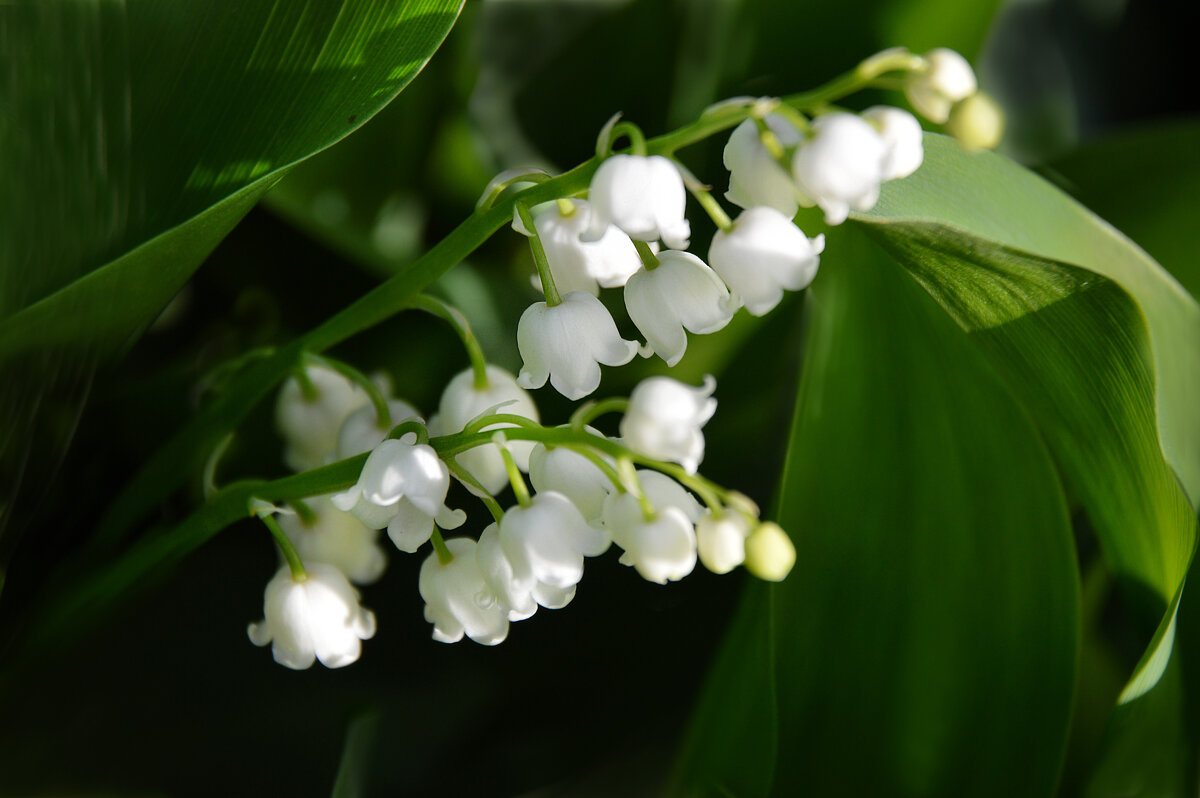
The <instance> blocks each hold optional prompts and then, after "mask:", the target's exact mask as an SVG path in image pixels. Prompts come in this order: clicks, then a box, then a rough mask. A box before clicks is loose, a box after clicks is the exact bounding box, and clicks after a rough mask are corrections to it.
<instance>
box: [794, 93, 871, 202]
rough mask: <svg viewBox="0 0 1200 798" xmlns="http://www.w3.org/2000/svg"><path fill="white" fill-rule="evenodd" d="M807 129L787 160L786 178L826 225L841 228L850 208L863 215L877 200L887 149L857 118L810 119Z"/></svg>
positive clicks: (837, 115) (838, 115)
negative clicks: (810, 201) (788, 176)
mask: <svg viewBox="0 0 1200 798" xmlns="http://www.w3.org/2000/svg"><path fill="white" fill-rule="evenodd" d="M812 129H813V135H812V138H810V139H808V140H807V141H806V142H804V143H803V144H801V145H800V147H799V148H797V150H796V154H795V155H794V156H793V158H792V175H793V177H795V178H796V182H797V183H799V184H800V190H801V191H803V192H804V193H805V194H806V195H808V196H809V197H812V199H813V201H814V202H816V204H817V205H819V206H821V210H823V211H825V221H826V223H828V224H831V225H834V224H841V223H842V222H844V221H846V217H847V216H848V215H849V214H850V209H851V208H854V209H855V210H859V211H865V210H869V209H870V208H871V206H873V205H874V204H875V201H876V200H877V199H879V184H880V183H882V182H883V162H884V158H885V157H886V155H887V145H886V144H885V143H884V140H883V136H881V135H880V134H879V131H877V130H876V129H875V128H873V127H871V125H870V123H869V122H867V121H866V120H865V119H863V118H862V117H860V116H858V115H857V114H847V113H842V112H836V113H831V114H825V115H824V116H819V117H817V118H816V119H815V120H813V124H812Z"/></svg>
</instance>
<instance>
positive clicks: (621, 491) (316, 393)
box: [249, 49, 1002, 668]
mask: <svg viewBox="0 0 1200 798" xmlns="http://www.w3.org/2000/svg"><path fill="white" fill-rule="evenodd" d="M890 52H892V51H885V53H882V54H880V56H877V58H878V57H881V56H887V55H888V54H889V53H890ZM896 52H901V53H902V55H903V60H902V61H901V63H903V64H904V65H905V66H903V69H905V70H907V71H906V75H907V77H906V78H905V81H904V84H903V85H904V89H905V94H906V95H907V97H908V100H909V102H910V104H911V105H912V107H913V108H914V109H915V110H916V111H917V112H918V113H920V114H922V115H923V116H925V117H926V118H927V119H929V120H930V121H932V122H935V123H939V124H942V123H944V124H946V126H947V129H948V130H950V131H951V132H952V133H954V134H955V135H957V136H958V137H959V138H960V139H961V140H962V141H963V143H964V145H965V146H972V147H975V146H992V145H994V143H995V139H996V137H997V136H998V135H999V129H1000V126H1001V123H1002V117H1001V116H1000V115H999V111H998V109H997V108H996V107H995V105H994V103H992V101H991V100H990V99H988V98H987V97H986V95H982V94H979V93H977V90H976V82H975V76H974V73H973V72H972V71H971V68H970V66H969V65H968V64H967V63H966V61H965V60H964V59H963V58H962V57H961V56H959V55H958V54H957V53H954V52H953V51H950V50H944V49H939V50H934V51H932V52H930V53H928V54H926V55H925V56H923V57H916V56H910V55H908V54H907V53H903V51H896ZM868 61H869V60H868ZM867 63H868V62H864V65H866V64H867ZM889 68H892V67H889ZM746 104H747V105H749V106H750V107H751V109H752V111H751V113H750V118H748V119H746V120H745V121H743V122H742V123H741V124H739V125H737V126H736V128H735V129H734V130H733V131H732V132H731V135H730V136H729V139H728V142H727V143H726V146H725V150H724V164H725V166H726V168H727V169H728V170H729V177H728V185H729V190H728V192H726V193H725V198H726V199H727V200H728V201H729V202H731V203H733V204H734V205H736V206H738V207H740V208H741V209H742V210H741V212H740V213H739V214H738V215H737V217H736V218H733V219H731V218H729V216H728V215H726V213H725V211H724V210H723V209H722V208H721V206H720V203H719V202H718V201H717V200H716V199H715V198H714V197H712V196H711V195H710V194H709V193H708V191H709V190H708V188H707V187H705V186H701V185H699V183H698V181H697V180H696V179H695V178H694V177H692V176H691V174H690V173H689V172H687V170H686V169H685V168H683V167H682V166H681V165H680V164H678V162H676V161H674V160H673V159H672V158H669V157H666V156H663V155H656V154H647V152H646V147H645V143H644V140H643V139H642V138H641V133H640V131H637V130H636V128H635V127H633V126H631V125H629V124H628V123H621V124H620V125H617V124H616V119H615V118H614V120H613V121H612V122H610V124H609V125H607V126H606V127H605V130H604V131H603V132H602V133H601V143H600V146H598V151H600V152H601V153H610V152H611V144H612V139H613V137H614V133H615V132H619V133H620V134H628V135H629V136H630V140H631V142H632V144H631V150H632V151H631V152H629V153H619V154H608V155H607V157H604V158H603V159H602V161H601V163H600V164H599V165H598V167H597V168H596V171H595V173H594V176H593V178H592V181H591V184H590V187H589V189H588V191H587V196H586V197H581V196H572V197H560V198H558V199H557V200H553V201H550V202H546V203H543V204H541V205H539V206H537V207H534V208H527V207H524V206H522V205H521V204H520V203H517V204H516V205H515V206H514V220H513V227H514V229H515V230H517V231H518V232H520V233H522V234H523V235H525V236H528V237H529V240H530V246H531V250H532V252H533V256H534V261H535V265H536V266H537V272H538V273H537V283H536V285H538V286H540V287H541V289H542V290H543V292H544V295H545V299H544V301H540V302H535V303H533V304H532V305H530V306H529V308H527V309H526V311H525V313H524V314H523V315H522V317H521V319H520V322H519V324H518V326H517V343H518V348H519V350H520V353H521V357H522V360H523V365H522V368H521V370H520V373H519V374H518V375H517V376H514V375H512V374H510V373H508V372H507V371H505V370H503V369H501V368H499V367H497V366H495V365H491V364H486V363H484V362H483V360H482V355H480V354H478V347H477V345H476V346H475V348H474V349H472V347H471V346H470V345H468V347H467V348H468V353H469V354H470V355H471V361H472V366H471V368H469V369H467V370H466V371H464V372H462V373H461V374H459V375H457V376H455V377H454V378H453V379H452V380H451V381H450V382H449V384H448V385H447V386H446V388H445V390H444V392H443V394H442V397H441V401H440V404H439V408H438V412H437V413H436V414H435V415H434V416H433V417H432V418H431V419H430V420H429V421H428V423H426V421H425V420H424V418H423V417H422V416H421V414H420V413H419V411H418V410H417V409H416V408H414V407H413V406H412V405H410V404H408V403H407V402H405V401H404V400H402V399H399V398H396V397H393V396H391V395H390V393H391V388H390V384H389V383H388V382H387V381H386V380H379V379H375V380H370V379H368V378H365V377H363V375H361V374H359V373H358V372H356V371H355V370H353V369H352V368H350V367H348V366H346V367H341V366H339V364H336V363H334V362H333V361H328V360H325V359H320V358H318V359H316V360H314V361H312V362H309V363H307V364H306V365H304V366H303V367H302V368H301V369H299V370H298V371H297V372H296V373H295V374H294V375H293V377H291V378H290V379H289V380H287V381H286V382H285V383H284V385H283V386H282V388H281V390H280V392H279V395H278V399H277V404H276V425H277V428H278V430H279V432H280V435H281V436H282V438H283V440H284V450H283V460H284V462H285V463H286V464H287V465H288V466H289V467H290V468H292V469H293V470H296V471H304V470H308V469H312V468H315V467H318V466H321V465H325V464H328V463H332V462H335V461H338V460H344V459H346V458H349V457H354V456H361V455H363V454H366V457H365V461H364V463H363V466H362V469H361V471H360V473H359V476H358V479H357V482H356V483H355V484H354V485H353V486H351V487H349V488H348V489H346V490H343V491H341V492H338V493H334V494H332V495H328V496H318V497H313V498H309V499H306V500H304V501H297V502H294V503H293V504H292V505H291V506H290V507H285V508H279V507H274V506H268V507H267V508H266V509H263V510H261V512H260V514H261V515H263V517H264V523H266V524H267V526H268V527H269V528H271V531H272V534H273V535H274V536H275V538H276V541H277V542H278V543H279V547H280V553H281V555H282V556H283V558H284V559H285V561H286V564H285V565H284V566H283V567H281V568H280V569H279V571H278V572H277V573H276V575H275V576H274V578H273V579H272V580H271V582H270V584H269V585H268V586H267V590H266V594H265V597H264V607H263V613H264V619H263V620H262V621H261V622H259V623H255V624H251V625H250V627H249V635H250V638H251V640H252V641H253V642H254V643H255V644H257V645H260V646H265V645H267V644H268V643H270V644H271V645H272V652H273V654H274V657H275V659H276V661H278V662H279V663H281V664H283V665H285V666H287V667H290V668H307V667H309V666H310V665H311V664H312V663H313V662H314V661H320V662H321V663H322V664H323V665H325V666H327V667H331V668H335V667H340V666H343V665H347V664H349V663H351V662H354V661H355V660H356V659H357V658H358V657H359V655H360V652H361V645H362V643H361V641H362V640H364V639H368V638H370V637H372V636H373V634H374V633H375V628H376V622H375V617H374V615H373V614H372V613H371V612H370V611H368V610H365V609H363V608H362V607H361V605H360V603H359V601H360V596H359V593H358V591H357V589H356V588H355V587H354V586H353V585H359V586H363V585H370V584H372V583H374V582H376V581H377V580H379V579H380V578H381V576H382V575H383V572H384V570H385V568H386V565H387V554H386V553H385V550H386V549H387V548H388V546H386V545H385V543H384V542H383V541H382V535H381V534H380V533H381V532H382V531H383V530H386V533H387V537H388V539H390V541H391V543H392V545H394V546H395V548H397V549H399V550H400V551H402V552H405V553H416V552H425V554H424V561H423V564H422V566H421V569H420V576H419V579H418V590H419V592H420V595H421V597H422V598H423V599H424V601H425V618H426V620H427V621H428V622H429V623H430V624H432V628H433V638H434V639H435V640H438V641H442V642H456V641H459V640H461V639H462V638H464V637H467V638H470V639H472V640H474V641H476V642H478V643H482V644H485V645H494V644H496V643H499V642H501V641H503V640H504V639H505V638H506V637H507V635H508V633H509V626H510V624H512V623H513V622H516V621H521V620H524V619H527V618H530V617H531V616H533V615H534V614H535V613H536V612H537V610H538V609H539V608H542V609H560V608H562V607H565V606H566V605H567V604H569V603H570V602H571V600H572V599H573V598H574V596H575V593H576V590H577V588H578V585H579V584H580V582H581V580H582V577H583V572H584V568H585V563H586V561H587V559H588V558H592V557H597V556H599V555H601V554H603V553H605V552H606V551H607V550H608V549H609V548H610V547H612V546H616V547H618V548H619V549H620V550H621V552H622V553H621V555H620V558H619V559H620V562H621V563H623V564H625V565H627V566H630V567H632V568H634V569H635V570H636V571H637V573H638V574H640V575H641V576H642V577H643V578H645V579H647V580H649V581H652V582H657V583H660V584H665V583H667V582H670V581H675V580H678V579H681V578H683V577H684V576H687V575H688V574H689V573H691V572H692V571H693V569H694V568H695V565H696V563H697V561H699V562H700V563H702V564H703V565H704V566H705V567H706V568H707V569H709V570H710V571H712V572H714V573H727V572H729V571H731V570H732V569H734V568H736V567H737V566H739V565H744V566H745V567H746V568H747V570H749V571H750V572H751V573H753V574H755V575H756V576H758V577H760V578H763V579H768V580H773V581H777V580H781V579H783V578H784V577H785V576H786V575H787V574H788V572H789V571H790V570H791V568H792V565H793V563H794V561H795V549H794V547H793V545H792V543H791V540H790V539H789V538H788V536H787V534H786V533H785V532H784V531H783V530H782V529H780V528H779V527H778V526H777V525H775V524H773V523H770V522H762V521H760V519H759V513H758V508H757V507H755V506H754V504H753V503H752V502H750V501H749V499H746V498H745V497H744V496H742V495H741V494H738V493H736V492H734V491H729V490H726V489H723V488H721V487H719V486H716V485H714V484H713V483H711V482H709V481H708V480H706V479H705V478H703V477H702V476H700V475H699V474H698V473H697V470H698V468H699V466H700V464H701V462H702V461H703V458H704V435H703V432H702V428H703V427H704V425H705V424H706V423H707V422H708V421H709V419H711V418H712V416H713V414H714V412H715V410H716V405H717V402H716V399H714V398H713V394H714V392H715V390H716V382H715V380H713V379H712V378H711V377H708V378H706V379H705V381H704V384H703V385H702V386H699V387H696V386H691V385H685V384H683V383H681V382H679V381H677V380H674V379H672V378H670V377H665V376H659V377H651V378H648V379H646V380H644V381H642V382H641V383H640V384H639V385H638V386H636V388H635V389H634V390H633V391H632V393H631V395H630V396H629V398H628V400H622V399H607V400H604V401H602V402H599V403H590V404H586V405H584V406H582V407H581V408H580V409H579V410H578V411H577V412H576V413H575V415H574V416H572V420H571V423H570V424H569V425H567V426H563V427H545V426H542V424H541V421H540V415H539V412H538V408H537V406H536V404H535V403H534V401H533V398H532V396H531V395H530V393H529V392H528V389H534V388H540V387H542V386H544V385H545V384H546V383H547V382H549V383H550V384H551V385H552V386H553V387H554V389H555V390H557V391H558V392H560V393H561V394H563V395H564V396H566V397H567V398H569V399H571V400H579V399H582V398H584V397H586V396H588V395H589V394H591V393H592V392H594V391H595V390H596V389H597V388H598V386H599V384H600V380H601V368H600V367H601V365H607V366H619V365H623V364H625V363H628V362H629V361H630V360H632V359H633V357H634V356H635V355H637V354H639V353H640V354H641V355H642V356H643V357H649V356H651V355H658V356H659V357H660V358H661V359H662V360H663V361H664V362H665V363H666V364H667V366H674V365H675V364H676V363H678V362H679V361H680V360H681V359H682V358H683V356H684V354H685V352H686V349H687V334H688V333H689V332H690V333H693V334H707V333H712V332H716V331H718V330H720V329H722V328H723V327H724V326H725V325H727V324H728V323H729V321H730V319H731V318H732V317H733V315H734V313H735V312H736V311H737V310H738V309H739V308H742V307H744V308H746V310H747V311H748V312H749V313H751V314H753V315H756V316H761V315H763V314H766V313H768V312H769V311H771V310H772V309H773V308H774V307H775V306H776V305H778V304H779V302H780V301H781V300H782V298H783V294H784V292H785V291H799V290H802V289H804V288H805V287H807V286H808V285H809V284H810V283H811V282H812V281H813V279H814V278H815V276H816V274H817V270H818V267H819V263H820V255H821V253H822V251H823V249H824V246H825V241H824V236H822V235H816V236H812V237H810V236H808V235H807V234H806V233H805V232H804V231H803V230H801V229H800V228H799V227H798V226H797V225H796V224H795V222H794V221H793V219H794V217H795V215H796V214H797V212H798V209H799V208H801V207H814V206H816V207H819V208H820V209H821V211H822V212H823V214H824V218H825V222H826V223H827V224H829V225H837V224H840V223H842V222H843V221H845V220H846V218H847V217H848V215H849V213H850V212H851V211H852V210H858V211H863V210H867V209H869V208H871V207H872V206H873V205H874V204H875V202H876V201H877V199H878V197H879V193H880V186H881V185H882V184H883V183H884V182H886V181H888V180H896V179H902V178H904V177H906V176H908V175H910V174H912V173H913V172H914V171H915V170H917V169H918V168H919V167H920V165H921V162H922V158H923V150H922V129H921V125H920V123H919V122H918V121H917V119H916V118H915V117H914V116H913V115H912V114H910V113H908V112H907V111H903V110H901V109H899V108H894V107H890V106H874V107H872V108H868V109H867V110H865V111H863V112H862V113H861V114H854V113H849V112H846V111H840V110H829V111H825V112H822V113H819V114H817V115H815V116H813V117H811V118H810V117H807V116H805V115H804V114H802V113H800V112H799V111H798V110H796V109H794V108H790V107H787V106H786V105H784V104H782V103H780V102H779V101H776V100H758V101H746ZM526 174H527V173H526ZM499 179H500V178H498V180H499ZM511 182H516V181H515V180H511V181H508V182H506V183H501V184H500V185H501V187H503V186H504V185H506V184H510V183H511ZM689 191H690V192H691V193H692V194H693V195H694V196H695V198H696V199H697V201H698V202H699V204H700V205H701V207H703V208H704V209H705V211H706V212H707V213H708V214H709V215H710V216H711V218H712V219H713V221H714V222H715V223H716V225H717V227H718V230H717V232H716V234H715V235H714V237H713V239H712V241H711V243H710V246H709V248H708V252H707V260H704V259H701V258H700V257H699V256H698V255H697V254H695V253H694V252H691V251H689V249H688V248H689V245H690V243H691V241H690V238H691V224H690V222H689V220H688V219H687V217H686V204H687V194H688V192H689ZM486 196H487V195H485V197H486ZM481 204H482V203H481ZM605 288H608V289H611V288H620V289H622V291H623V299H624V303H625V306H626V309H627V311H628V315H629V319H630V321H631V322H632V324H633V326H634V327H636V329H637V331H638V333H639V334H640V337H641V338H642V339H643V340H644V342H639V341H637V340H630V339H626V338H624V337H623V336H622V333H621V331H620V330H619V329H618V326H617V324H616V322H615V321H614V319H613V317H612V315H611V314H610V313H609V311H608V309H607V308H606V307H605V305H604V303H603V302H602V301H601V300H600V298H599V297H600V294H601V290H602V289H605ZM454 313H457V311H454ZM441 315H443V318H445V317H446V316H445V314H441ZM452 323H453V322H452ZM463 325H464V327H463V328H462V329H460V334H463V336H464V340H465V341H466V340H468V339H470V332H469V330H468V329H466V328H465V322H463ZM613 411H622V412H623V416H622V418H621V421H620V424H619V430H620V437H619V438H608V437H606V436H604V435H603V434H602V433H600V432H599V431H598V430H596V429H595V428H594V427H592V426H590V425H589V422H590V421H591V420H592V419H593V418H594V417H595V416H598V415H601V414H602V413H604V412H613ZM638 466H641V467H638ZM526 475H527V476H526ZM527 480H528V482H527ZM455 481H457V482H460V483H462V484H463V485H464V486H465V487H466V488H467V490H468V491H469V492H470V493H472V494H474V495H475V496H476V497H479V499H480V500H481V501H482V503H483V504H485V505H486V507H487V509H488V510H489V512H490V513H491V514H492V517H493V522H492V523H490V524H489V525H487V526H486V527H485V528H484V529H483V531H482V532H481V533H480V534H479V535H478V537H477V538H472V537H468V536H463V535H459V536H454V537H448V538H444V537H443V535H442V533H443V532H450V531H452V530H456V529H458V528H459V527H460V526H462V525H463V524H464V522H465V521H466V513H465V512H464V511H463V510H462V509H456V508H451V507H450V506H448V505H447V500H448V497H449V496H450V487H451V485H452V483H453V482H455ZM510 488H511V493H512V496H513V499H514V503H512V504H511V506H508V507H507V508H505V507H503V506H502V505H501V504H500V503H499V501H497V497H499V496H501V495H506V492H507V491H508V490H509V489H510ZM531 488H532V489H531Z"/></svg>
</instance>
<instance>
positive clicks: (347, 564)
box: [277, 496, 387, 585]
mask: <svg viewBox="0 0 1200 798" xmlns="http://www.w3.org/2000/svg"><path fill="white" fill-rule="evenodd" d="M306 503H307V504H308V506H309V508H310V509H311V510H312V511H313V514H314V516H315V518H314V519H313V520H312V522H311V523H306V522H305V521H304V520H303V519H302V518H301V517H300V516H299V515H290V514H280V515H279V516H277V518H278V521H279V526H280V527H282V528H283V531H284V532H285V533H287V536H288V539H289V540H291V541H292V545H294V546H295V547H296V551H297V552H299V554H300V559H302V560H303V561H304V562H306V563H314V562H323V563H328V564H329V565H332V566H334V567H335V568H337V569H338V570H339V571H341V572H342V573H343V574H345V575H346V577H347V578H348V579H349V580H350V581H351V582H354V583H356V584H360V585H369V584H371V583H372V582H374V581H376V580H377V579H379V577H380V576H382V575H383V571H384V569H385V568H386V567H387V555H386V554H384V551H383V549H382V547H380V545H379V531H378V530H375V529H371V528H370V527H368V526H366V525H365V524H363V522H361V521H359V520H358V519H357V518H355V517H354V516H352V515H350V513H345V512H342V511H341V510H339V509H337V508H336V507H334V506H333V504H332V503H331V502H330V501H329V498H328V497H327V496H318V497H315V498H313V499H307V500H306Z"/></svg>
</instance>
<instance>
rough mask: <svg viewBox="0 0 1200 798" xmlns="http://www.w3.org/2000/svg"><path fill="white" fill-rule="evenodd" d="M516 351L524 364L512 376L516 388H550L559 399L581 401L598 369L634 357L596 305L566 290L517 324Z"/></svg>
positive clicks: (609, 318) (595, 301)
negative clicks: (551, 303)
mask: <svg viewBox="0 0 1200 798" xmlns="http://www.w3.org/2000/svg"><path fill="white" fill-rule="evenodd" d="M517 348H518V349H519V350H520V351H521V359H522V360H523V361H524V364H523V365H522V367H521V373H520V374H519V375H518V376H517V384H518V385H520V386H521V387H522V388H541V387H542V386H543V385H545V384H546V379H547V378H549V380H550V384H551V385H553V386H554V389H555V390H557V391H558V392H559V393H561V394H562V395H563V396H565V397H567V398H568V399H571V400H572V401H574V400H576V399H582V398H583V397H585V396H587V395H588V394H589V393H591V392H592V391H594V390H596V388H597V387H599V385H600V364H601V363H603V364H604V365H606V366H622V365H624V364H626V363H628V362H629V361H630V360H632V359H633V356H634V355H635V354H637V351H638V345H637V344H636V343H635V342H633V341H626V340H625V339H624V338H622V337H621V334H620V333H619V332H617V325H616V323H615V322H614V321H613V319H612V316H611V315H609V313H608V309H607V308H605V307H604V305H603V304H601V302H600V300H599V299H597V298H596V297H594V296H592V295H591V294H587V293H584V292H583V291H572V292H571V293H569V294H566V295H565V296H563V298H562V303H561V304H559V305H555V306H553V307H550V306H549V305H547V304H546V303H545V302H534V303H533V304H532V305H530V306H529V307H528V308H526V309H525V312H524V313H523V314H521V320H520V321H519V322H518V323H517Z"/></svg>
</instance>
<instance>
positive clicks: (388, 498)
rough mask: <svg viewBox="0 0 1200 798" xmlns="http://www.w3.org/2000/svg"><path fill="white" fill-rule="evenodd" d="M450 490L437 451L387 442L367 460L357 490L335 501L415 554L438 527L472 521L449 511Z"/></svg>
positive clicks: (447, 527) (339, 507)
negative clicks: (382, 529)
mask: <svg viewBox="0 0 1200 798" xmlns="http://www.w3.org/2000/svg"><path fill="white" fill-rule="evenodd" d="M449 488H450V472H449V471H448V470H447V468H446V464H445V463H443V462H442V461H441V460H440V459H439V458H438V456H437V453H436V452H435V451H434V450H433V448H432V447H430V446H428V445H426V444H415V445H414V444H411V443H407V442H404V441H398V440H386V441H384V442H383V443H381V444H379V446H378V447H376V448H375V450H374V451H372V452H371V454H370V455H369V456H368V457H367V462H366V463H365V464H364V465H363V470H362V473H361V474H360V475H359V477H358V482H357V483H356V484H355V485H354V487H352V488H350V489H349V490H347V491H345V492H343V493H338V494H335V495H334V496H333V498H332V499H331V501H332V502H333V505H334V507H336V508H337V509H339V510H342V511H344V512H348V513H351V514H352V515H354V516H355V517H356V518H358V519H359V520H360V521H362V522H363V523H364V524H366V525H367V526H369V527H371V528H372V529H381V528H383V527H385V526H386V527H387V530H388V537H390V538H391V539H392V542H393V543H395V544H396V548H398V549H400V550H401V551H406V552H414V551H416V550H417V549H418V548H419V547H420V546H421V545H422V544H423V543H425V542H426V541H427V540H429V537H430V535H432V534H433V527H434V524H435V523H436V524H437V525H438V526H439V527H441V528H442V529H455V528H457V527H458V526H460V525H462V523H463V521H464V520H466V514H465V513H463V512H462V511H461V510H450V509H449V508H447V507H446V506H445V504H444V502H445V500H446V492H447V491H448V490H449Z"/></svg>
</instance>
